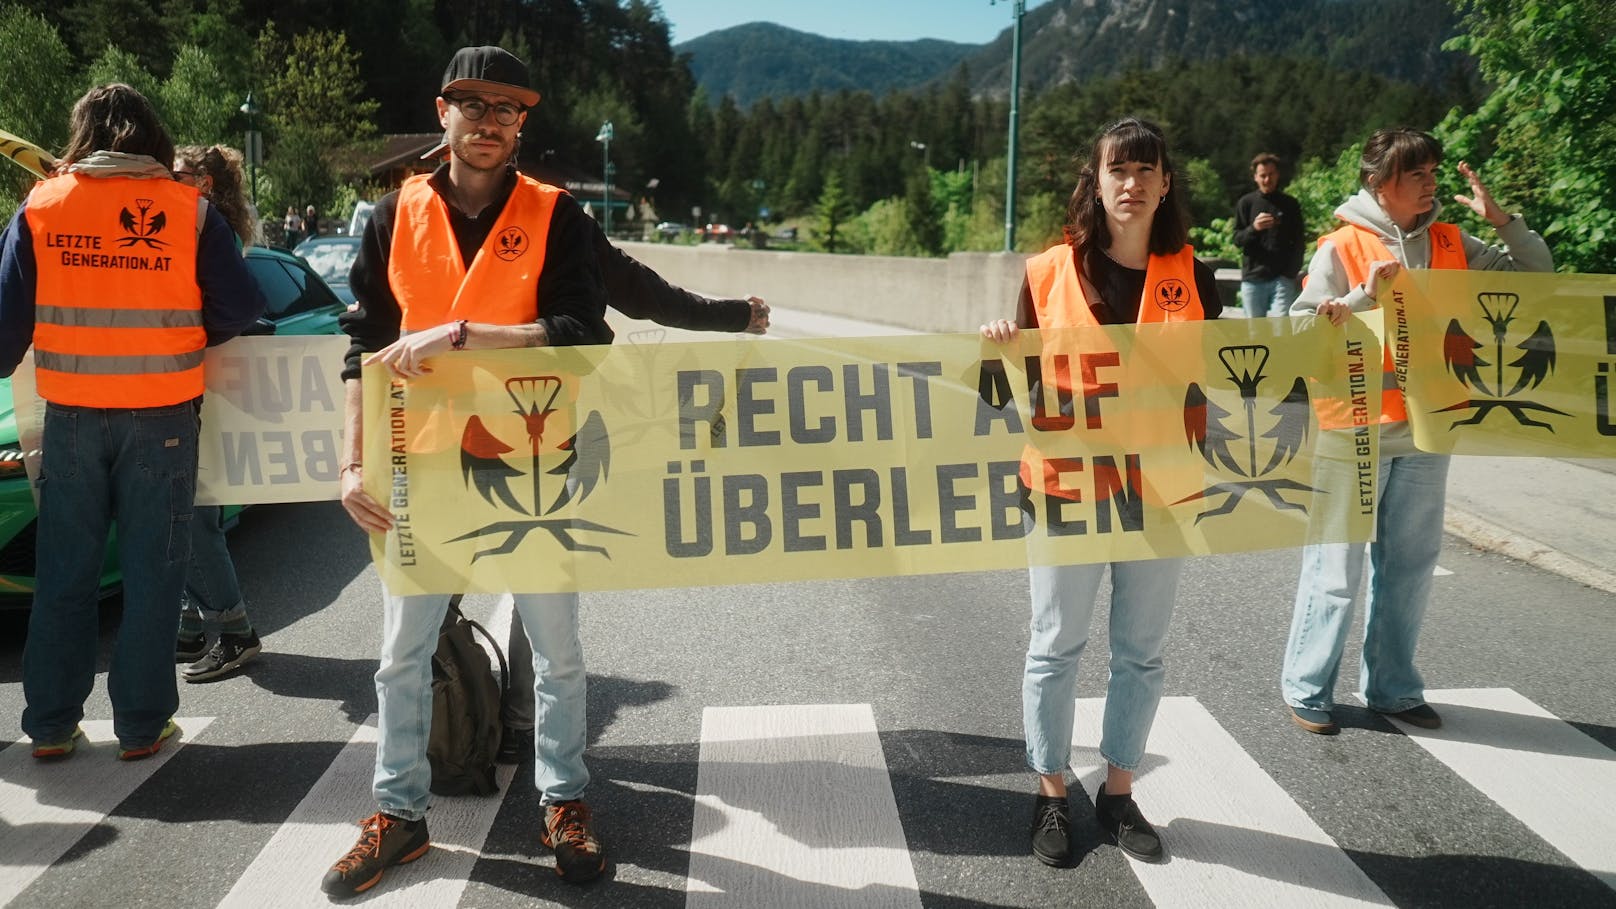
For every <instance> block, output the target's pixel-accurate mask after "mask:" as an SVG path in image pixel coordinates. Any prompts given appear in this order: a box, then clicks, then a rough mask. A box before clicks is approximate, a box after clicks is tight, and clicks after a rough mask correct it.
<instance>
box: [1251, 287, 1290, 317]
mask: <svg viewBox="0 0 1616 909" xmlns="http://www.w3.org/2000/svg"><path fill="white" fill-rule="evenodd" d="M1295 299H1296V279H1295V278H1270V279H1268V280H1267V281H1241V282H1240V305H1241V306H1243V307H1244V308H1245V310H1246V315H1247V316H1250V317H1251V318H1253V319H1257V318H1261V317H1263V316H1287V315H1290V311H1291V302H1292V301H1294V300H1295Z"/></svg>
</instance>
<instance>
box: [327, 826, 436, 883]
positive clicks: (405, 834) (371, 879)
mask: <svg viewBox="0 0 1616 909" xmlns="http://www.w3.org/2000/svg"><path fill="white" fill-rule="evenodd" d="M359 826H360V827H362V828H364V830H363V832H361V833H360V834H359V842H357V843H354V847H353V848H352V849H350V850H348V854H347V855H345V856H343V857H342V859H341V860H340V861H338V862H337V863H336V864H335V865H332V866H331V870H330V871H327V872H326V873H325V878H324V879H322V880H321V881H320V889H321V890H324V891H325V892H326V894H327V895H329V896H332V897H335V898H336V899H346V898H347V897H350V896H357V895H358V894H361V893H364V892H365V891H366V890H369V889H370V888H372V887H374V886H376V884H377V882H378V881H380V880H381V879H382V872H383V871H386V870H387V869H388V868H391V867H392V866H394V865H402V864H404V863H406V862H413V861H415V860H416V859H418V858H420V857H421V856H423V855H426V851H427V850H428V849H430V848H432V842H431V840H429V839H428V838H427V835H426V819H425V818H422V819H421V820H418V821H406V820H404V819H403V818H397V817H393V816H392V815H391V814H382V813H380V812H378V813H376V814H373V815H371V816H370V817H367V818H365V819H364V820H363V821H360V822H359Z"/></svg>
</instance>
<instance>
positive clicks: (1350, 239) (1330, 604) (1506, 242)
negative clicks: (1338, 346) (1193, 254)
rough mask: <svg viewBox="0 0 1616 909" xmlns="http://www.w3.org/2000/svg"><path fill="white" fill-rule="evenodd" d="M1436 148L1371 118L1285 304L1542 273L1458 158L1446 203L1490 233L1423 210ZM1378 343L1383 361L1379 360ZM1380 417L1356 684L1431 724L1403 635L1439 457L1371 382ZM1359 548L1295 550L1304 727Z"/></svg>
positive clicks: (1355, 300) (1431, 553) (1432, 508)
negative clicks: (1452, 279) (1424, 280)
mask: <svg viewBox="0 0 1616 909" xmlns="http://www.w3.org/2000/svg"><path fill="white" fill-rule="evenodd" d="M1441 164H1442V146H1441V145H1440V144H1439V143H1438V142H1437V141H1436V139H1434V138H1432V137H1431V136H1429V135H1427V134H1426V133H1423V132H1420V131H1418V130H1413V129H1406V128H1400V129H1382V130H1378V131H1376V132H1375V134H1374V135H1372V136H1370V137H1369V141H1368V142H1366V143H1365V144H1364V153H1363V159H1362V161H1361V162H1360V166H1359V172H1358V180H1359V183H1360V184H1361V185H1362V188H1361V189H1360V190H1359V191H1358V192H1357V194H1356V195H1354V196H1353V197H1352V198H1350V199H1348V200H1347V201H1346V203H1345V204H1343V205H1342V206H1341V207H1340V208H1338V209H1336V211H1335V216H1336V217H1337V218H1338V219H1340V220H1341V221H1342V222H1344V224H1343V226H1342V227H1341V228H1339V229H1338V230H1336V231H1335V232H1333V233H1331V234H1328V235H1326V236H1325V237H1324V238H1322V239H1321V240H1320V241H1319V248H1318V251H1317V252H1315V253H1314V255H1313V261H1312V264H1311V265H1310V266H1309V267H1308V277H1307V284H1306V286H1305V288H1304V289H1303V291H1302V292H1301V294H1300V295H1299V296H1298V297H1297V299H1296V302H1295V303H1294V304H1293V305H1292V306H1291V312H1292V313H1293V314H1313V313H1317V314H1318V315H1321V316H1325V317H1327V318H1329V319H1330V321H1331V322H1332V323H1334V324H1336V325H1340V324H1341V323H1343V322H1345V321H1346V319H1347V318H1348V316H1349V314H1350V313H1352V312H1357V311H1363V310H1368V309H1374V308H1375V307H1376V306H1378V305H1380V303H1379V301H1378V300H1377V297H1378V296H1379V295H1380V294H1381V293H1382V292H1383V291H1384V290H1385V288H1387V287H1389V286H1390V285H1391V281H1392V278H1393V277H1394V276H1395V275H1396V274H1397V271H1398V269H1400V268H1464V269H1472V270H1480V271H1552V270H1553V269H1554V258H1553V256H1551V255H1550V253H1549V248H1548V246H1547V245H1546V244H1545V243H1544V242H1543V238H1542V237H1540V236H1538V235H1537V234H1536V233H1535V232H1533V231H1532V230H1529V229H1528V228H1527V226H1526V223H1525V222H1524V221H1522V220H1521V216H1520V215H1510V214H1507V213H1506V212H1505V211H1504V210H1503V209H1502V208H1501V207H1499V205H1498V203H1497V202H1495V201H1494V200H1493V197H1492V194H1491V193H1489V192H1488V191H1487V187H1486V186H1485V185H1484V184H1483V183H1482V182H1481V177H1480V176H1479V175H1477V174H1476V172H1475V171H1474V170H1472V169H1471V167H1470V166H1469V165H1468V164H1466V163H1464V162H1462V161H1461V162H1460V163H1459V173H1460V175H1461V176H1463V177H1464V178H1465V180H1466V181H1467V182H1469V184H1470V194H1469V195H1463V194H1460V195H1455V196H1454V197H1453V198H1454V201H1456V202H1458V203H1459V204H1461V205H1464V206H1465V207H1467V208H1469V209H1470V210H1471V211H1473V212H1475V213H1476V214H1477V215H1480V216H1481V217H1482V218H1485V219H1486V220H1487V222H1488V223H1489V224H1491V225H1492V226H1493V229H1494V230H1496V231H1497V232H1498V240H1499V241H1500V244H1499V245H1490V244H1488V243H1487V242H1486V241H1484V240H1481V239H1478V238H1476V237H1473V236H1470V235H1469V234H1466V233H1464V232H1463V231H1461V230H1459V228H1457V227H1455V226H1454V225H1452V224H1447V223H1444V222H1441V221H1438V220H1437V215H1438V213H1439V212H1440V211H1441V203H1440V202H1438V201H1437V199H1436V179H1437V178H1436V175H1437V170H1438V168H1439V167H1440V166H1441ZM1390 363H1391V360H1390V358H1389V355H1388V356H1387V358H1386V359H1385V364H1386V368H1387V369H1388V370H1389V369H1390ZM1385 386H1386V387H1385V388H1384V391H1383V396H1382V405H1383V406H1382V416H1381V426H1380V465H1379V477H1378V485H1377V488H1378V489H1379V491H1380V497H1379V502H1378V504H1377V508H1376V512H1375V542H1373V543H1371V544H1369V546H1368V551H1369V560H1370V573H1369V592H1368V594H1367V595H1366V597H1365V599H1364V644H1363V660H1362V668H1361V673H1360V680H1359V694H1360V695H1361V696H1362V697H1363V699H1364V702H1365V703H1366V704H1368V705H1369V707H1370V708H1371V709H1373V710H1376V711H1379V712H1381V713H1384V714H1388V715H1391V716H1394V717H1397V718H1398V719H1400V720H1403V721H1405V722H1408V723H1412V724H1414V725H1417V726H1422V727H1425V728H1428V729H1434V728H1436V727H1438V726H1440V725H1441V724H1442V719H1441V717H1440V716H1438V715H1437V712H1436V711H1435V710H1433V709H1431V707H1430V705H1428V704H1426V703H1425V682H1424V680H1423V679H1421V678H1420V674H1419V671H1418V670H1416V669H1415V668H1414V645H1415V642H1416V641H1417V640H1418V638H1419V632H1420V623H1421V621H1422V620H1423V619H1424V616H1425V607H1426V604H1427V602H1428V601H1429V600H1430V594H1431V575H1432V571H1433V569H1435V567H1436V560H1437V556H1438V554H1439V553H1440V552H1441V549H1442V516H1443V509H1444V505H1445V500H1446V495H1447V477H1448V457H1447V456H1446V455H1437V454H1428V453H1425V452H1421V451H1419V450H1417V449H1416V448H1415V447H1414V442H1413V436H1412V434H1411V433H1410V431H1409V426H1408V422H1407V418H1406V416H1405V412H1404V410H1403V399H1402V394H1401V393H1400V392H1399V391H1398V390H1397V388H1396V383H1395V382H1394V381H1388V382H1386V383H1385ZM1363 560H1364V546H1363V544H1360V543H1322V544H1315V545H1311V546H1307V547H1304V548H1303V550H1302V574H1301V578H1300V580H1299V582H1298V584H1297V589H1296V606H1295V610H1294V612H1293V614H1292V616H1291V631H1290V639H1289V641H1288V642H1287V643H1286V645H1285V668H1284V672H1283V674H1282V676H1281V688H1282V690H1283V693H1284V697H1285V702H1286V704H1288V705H1289V707H1290V714H1291V719H1292V720H1293V721H1294V722H1295V723H1296V725H1298V726H1300V727H1302V728H1303V729H1306V730H1307V731H1308V732H1314V733H1318V734H1320V735H1334V734H1335V733H1336V732H1338V731H1340V730H1339V727H1338V726H1337V725H1336V723H1335V721H1334V719H1333V717H1332V716H1331V714H1330V711H1331V709H1332V708H1333V707H1334V692H1335V683H1336V677H1337V675H1338V674H1339V672H1340V669H1341V655H1342V651H1343V649H1344V647H1345V644H1346V640H1347V631H1348V629H1349V627H1350V626H1351V624H1352V610H1353V601H1354V600H1355V599H1356V598H1357V594H1358V587H1359V583H1360V579H1361V578H1362V576H1363Z"/></svg>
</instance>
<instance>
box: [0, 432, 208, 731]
mask: <svg viewBox="0 0 1616 909" xmlns="http://www.w3.org/2000/svg"><path fill="white" fill-rule="evenodd" d="M198 413H199V411H198V408H197V404H196V403H195V402H191V401H187V402H185V403H183V404H176V405H173V406H171V407H148V408H141V409H138V410H107V409H100V408H94V407H64V406H61V405H58V404H49V405H47V406H46V408H45V431H44V444H43V445H42V446H41V447H42V448H43V460H42V463H41V468H40V477H39V538H38V555H37V569H36V571H37V575H38V579H39V581H38V585H39V586H38V588H37V590H36V591H35V593H34V608H33V611H32V613H30V615H29V616H28V641H27V644H26V645H25V646H24V647H23V658H22V687H23V698H24V700H25V701H26V702H27V706H26V707H25V708H24V709H23V712H22V728H23V732H25V733H27V734H28V736H29V737H30V738H32V739H34V740H35V741H41V742H57V741H61V740H63V739H65V738H67V737H68V735H70V734H71V733H72V731H73V728H74V726H76V725H77V724H78V722H79V721H80V720H81V719H83V718H84V701H85V699H86V698H88V697H89V696H90V691H91V689H92V688H93V687H94V686H95V659H96V649H97V647H96V645H97V642H98V638H99V635H98V631H97V628H98V625H97V614H98V613H97V608H96V606H97V603H98V599H97V596H96V592H97V588H99V586H100V576H101V560H102V553H104V552H105V551H106V545H107V533H108V531H109V530H110V528H111V526H112V524H113V522H114V521H115V522H116V523H117V526H118V561H119V564H120V565H121V566H122V568H123V618H122V620H121V621H120V622H119V624H118V636H117V641H116V643H115V644H114V645H113V649H112V667H111V670H110V671H109V672H108V673H107V695H108V697H109V698H110V699H111V701H112V728H113V732H114V733H115V734H116V735H117V737H118V742H119V744H121V745H122V746H123V747H125V748H135V747H140V746H143V745H149V744H151V743H152V742H154V741H156V740H157V735H158V733H159V732H161V731H162V729H163V725H164V724H165V723H167V722H168V719H169V718H170V717H172V716H173V715H174V712H175V711H176V710H178V709H179V703H180V696H179V689H178V686H177V684H176V681H175V678H174V638H175V635H176V634H178V633H179V624H180V614H179V610H177V609H175V608H174V604H175V603H176V602H178V601H179V598H180V587H181V586H182V585H183V584H184V582H185V566H186V563H187V561H189V559H190V557H191V527H190V525H191V503H192V501H193V500H194V499H195V494H196V436H197V428H198V426H199V420H198Z"/></svg>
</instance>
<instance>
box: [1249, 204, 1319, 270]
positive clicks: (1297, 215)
mask: <svg viewBox="0 0 1616 909" xmlns="http://www.w3.org/2000/svg"><path fill="white" fill-rule="evenodd" d="M1263 212H1268V213H1269V214H1272V215H1273V216H1274V217H1275V219H1276V223H1275V224H1274V226H1273V227H1270V228H1268V229H1267V230H1258V229H1257V228H1255V227H1252V226H1251V222H1253V221H1255V220H1257V216H1258V215H1260V214H1262V213H1263ZM1302 228H1303V225H1302V204H1301V203H1300V202H1297V201H1296V199H1294V198H1293V197H1291V196H1289V195H1287V194H1285V193H1283V192H1280V191H1279V190H1275V191H1273V192H1271V193H1268V194H1267V195H1264V194H1263V193H1260V192H1255V191H1253V192H1249V193H1246V194H1245V195H1244V196H1241V197H1240V201H1239V202H1236V203H1235V206H1234V243H1235V245H1236V246H1238V247H1240V252H1241V256H1240V277H1241V278H1242V279H1243V280H1246V281H1272V280H1273V279H1275V278H1291V279H1292V280H1294V279H1295V278H1296V274H1297V272H1300V271H1301V270H1302V254H1303V253H1304V252H1306V246H1307V238H1306V237H1305V236H1303V234H1302Z"/></svg>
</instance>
